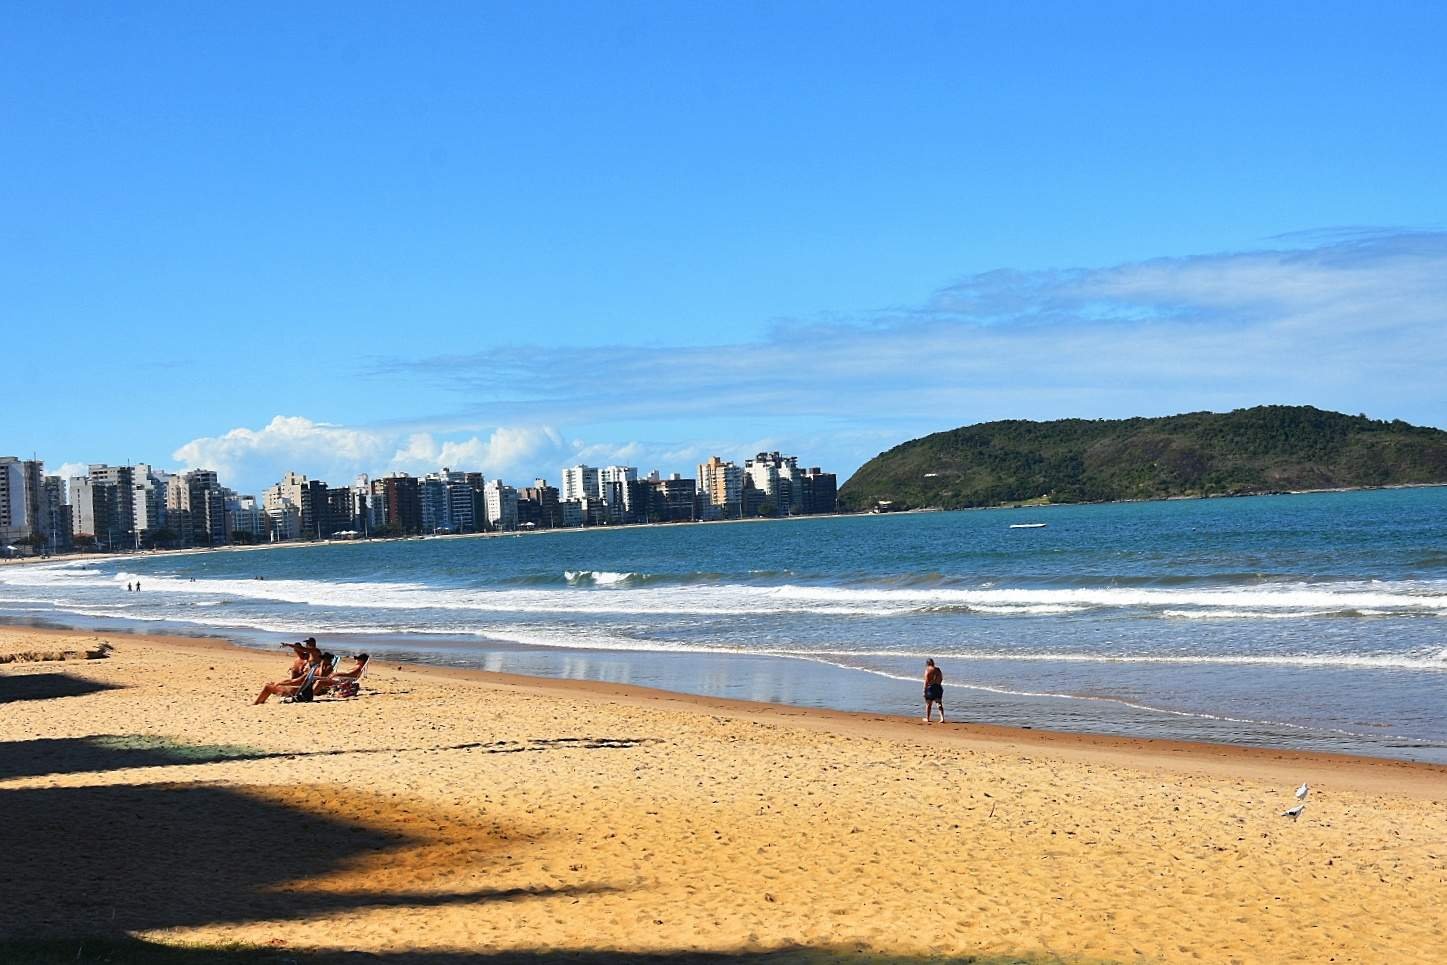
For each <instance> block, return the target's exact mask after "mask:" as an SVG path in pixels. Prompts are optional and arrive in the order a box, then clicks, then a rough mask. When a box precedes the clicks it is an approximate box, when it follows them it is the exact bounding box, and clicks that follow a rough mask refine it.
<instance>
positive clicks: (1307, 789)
mask: <svg viewBox="0 0 1447 965" xmlns="http://www.w3.org/2000/svg"><path fill="white" fill-rule="evenodd" d="M1310 793H1311V785H1310V784H1307V783H1306V782H1305V781H1302V782H1301V787H1299V788H1297V789H1296V799H1297V800H1298V801H1305V800H1306V796H1307V795H1308V794H1310Z"/></svg>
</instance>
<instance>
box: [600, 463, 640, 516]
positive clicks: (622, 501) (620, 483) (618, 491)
mask: <svg viewBox="0 0 1447 965" xmlns="http://www.w3.org/2000/svg"><path fill="white" fill-rule="evenodd" d="M637 481H638V469H637V467H635V466H605V467H604V468H602V469H599V470H598V495H599V497H600V498H602V500H603V505H604V506H605V507H606V508H607V513H608V521H609V522H613V523H620V522H626V521H627V520H628V517H629V515H630V508H629V506H628V484H629V483H630V482H637Z"/></svg>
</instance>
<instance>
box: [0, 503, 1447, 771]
mask: <svg viewBox="0 0 1447 965" xmlns="http://www.w3.org/2000/svg"><path fill="white" fill-rule="evenodd" d="M1027 523H1045V524H1047V525H1045V526H1044V527H1038V528H1023V526H1022V524H1027ZM136 579H139V580H140V581H141V583H142V585H143V590H142V592H140V593H127V592H126V589H125V585H126V583H127V582H128V581H133V580H136ZM0 618H4V619H8V620H32V621H43V622H59V623H66V624H70V625H86V626H104V627H114V628H121V629H124V628H127V627H131V628H145V629H150V630H171V631H183V632H205V633H217V634H223V635H226V636H230V637H233V638H236V639H238V640H240V641H242V642H246V643H250V644H254V645H257V646H275V645H276V643H277V642H278V640H280V639H290V638H295V637H297V636H300V635H315V636H317V637H319V638H321V639H322V640H323V642H324V644H326V645H327V646H329V647H330V648H331V649H334V650H338V651H354V650H358V649H363V648H366V649H369V650H371V652H373V653H374V654H382V655H385V656H388V657H394V658H402V657H406V658H408V659H414V660H426V661H433V662H438V663H444V664H449V665H459V666H476V667H483V668H486V669H492V670H504V671H510V672H517V673H531V674H542V675H550V676H564V677H570V678H587V679H600V680H612V681H616V682H627V683H634V684H642V685H648V686H658V687H665V688H668V689H673V690H679V691H685V692H692V693H700V694H709V695H717V696H729V697H741V698H747V699H760V700H773V701H780V702H784V703H793V704H797V705H800V706H804V707H833V708H838V709H846V710H866V711H873V712H879V713H882V714H901V715H904V714H908V715H915V716H918V715H919V714H920V712H921V707H920V706H919V694H920V690H921V687H920V683H919V678H920V674H921V670H922V663H923V660H924V658H925V657H927V656H928V657H934V658H935V659H936V660H937V661H938V662H939V663H940V664H941V666H942V667H943V669H944V672H945V679H946V700H947V705H948V707H949V710H950V712H951V713H952V715H954V716H956V717H958V718H962V719H970V720H984V721H992V722H999V723H1006V724H1017V725H1028V726H1036V727H1040V728H1050V729H1067V730H1084V731H1094V732H1104V733H1117V734H1129V735H1137V736H1158V737H1176V738H1183V739H1200V740H1217V741H1228V742H1235V743H1244V744H1257V745H1270V746H1286V747H1304V748H1312V749H1318V750H1338V751H1349V752H1353V753H1365V754H1374V755H1382V756H1392V757H1402V758H1408V759H1416V760H1430V761H1447V488H1431V489H1410V490H1387V491H1373V492H1354V493H1319V494H1302V495H1289V496H1261V497H1251V498H1243V499H1217V500H1189V501H1169V502H1154V503H1134V504H1118V505H1099V506H1061V507H1050V508H1044V509H1020V510H986V511H973V512H957V513H924V514H913V515H898V516H865V517H852V518H818V519H798V520H781V521H771V522H750V523H732V524H711V525H695V526H665V527H639V528H625V529H613V530H607V529H594V530H589V531H566V532H557V533H540V534H528V535H525V536H517V537H506V536H504V537H491V538H450V539H449V538H439V539H426V540H422V539H418V540H405V541H392V542H376V543H359V544H333V545H318V546H299V547H289V548H281V549H268V550H265V551H226V552H217V553H206V554H195V555H170V556H167V555H159V556H149V557H134V558H126V559H121V560H115V561H108V562H99V563H83V562H76V561H66V562H61V563H54V564H40V565H25V566H11V567H0ZM281 662H282V661H281V660H280V658H279V659H278V663H279V664H280V663H281Z"/></svg>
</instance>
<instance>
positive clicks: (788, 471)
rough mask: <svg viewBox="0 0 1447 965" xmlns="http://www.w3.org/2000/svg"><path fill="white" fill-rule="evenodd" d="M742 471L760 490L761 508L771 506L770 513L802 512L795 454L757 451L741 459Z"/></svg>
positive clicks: (792, 514)
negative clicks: (742, 463) (742, 462)
mask: <svg viewBox="0 0 1447 965" xmlns="http://www.w3.org/2000/svg"><path fill="white" fill-rule="evenodd" d="M744 472H745V473H747V474H748V477H749V479H750V480H751V481H752V482H753V484H754V488H755V489H756V490H758V491H759V492H760V493H761V494H762V500H761V504H760V505H761V507H762V508H763V509H765V510H767V509H768V508H769V507H770V506H772V508H773V513H772V515H778V516H799V515H803V513H804V511H805V510H804V490H803V486H802V485H801V483H800V478H799V477H800V472H799V457H798V456H783V455H780V454H779V453H777V452H761V453H759V454H758V455H756V456H754V458H752V459H748V460H745V461H744Z"/></svg>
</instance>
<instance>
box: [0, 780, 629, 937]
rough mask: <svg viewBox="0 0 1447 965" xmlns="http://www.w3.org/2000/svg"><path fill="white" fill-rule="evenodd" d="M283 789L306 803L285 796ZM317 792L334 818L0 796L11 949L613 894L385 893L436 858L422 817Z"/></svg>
mask: <svg viewBox="0 0 1447 965" xmlns="http://www.w3.org/2000/svg"><path fill="white" fill-rule="evenodd" d="M283 792H285V793H293V794H299V793H301V792H300V791H299V790H298V789H278V793H283ZM312 793H313V796H314V797H313V799H315V795H316V794H325V795H326V798H325V800H326V803H327V804H329V805H332V806H329V807H326V809H325V810H326V812H327V813H325V814H322V813H317V811H316V810H313V809H312V808H309V807H300V806H296V805H294V804H292V803H288V802H287V801H284V800H276V799H273V798H272V797H270V796H263V795H262V794H260V793H252V792H243V791H239V790H233V789H230V788H225V787H219V786H208V785H194V784H192V785H167V784H149V785H141V786H109V787H77V788H33V789H32V788H23V789H12V790H0V814H3V815H4V820H3V821H0V855H4V860H3V861H0V895H4V901H3V902H0V942H5V941H10V942H14V941H16V940H18V939H21V938H25V939H34V938H41V937H47V936H51V937H60V936H66V935H97V936H102V937H110V938H112V939H120V938H122V937H123V936H124V935H125V934H126V933H129V932H134V931H138V930H144V929H153V928H169V927H176V926H195V925H203V924H215V923H226V922H242V921H255V920H269V919H297V918H304V917H308V916H311V915H314V914H320V913H327V912H337V911H345V910H348V909H361V908H376V907H397V908H402V907H419V906H436V905H443V904H453V903H476V902H485V901H500V900H516V899H522V898H527V897H531V896H541V895H549V894H566V895H585V894H591V893H600V892H607V891H612V890H614V889H613V888H612V886H610V885H606V884H588V883H578V884H570V885H564V886H559V887H556V888H549V889H537V890H519V889H489V888H481V889H470V890H465V891H446V890H429V891H426V892H407V891H402V892H398V891H389V890H387V889H386V887H385V885H384V884H382V882H385V881H386V880H387V875H386V872H387V871H389V870H391V869H393V868H400V869H403V870H406V869H409V868H411V869H415V868H417V867H420V866H423V865H425V864H426V863H427V862H428V861H429V860H431V859H430V858H429V856H428V852H427V848H428V846H429V844H430V842H429V840H428V839H427V838H424V837H421V836H417V835H414V834H413V833H411V831H410V828H409V825H408V823H407V822H406V821H405V820H403V819H404V818H408V817H415V815H410V814H406V813H403V814H398V815H394V816H392V817H390V818H383V819H380V820H379V821H378V822H376V823H369V822H366V821H362V820H357V819H350V818H346V817H342V816H340V815H342V814H346V813H352V814H372V813H380V809H381V808H382V807H384V806H385V805H386V802H380V801H374V800H373V799H371V798H369V797H366V796H364V795H358V794H355V793H349V792H347V791H346V790H345V789H341V788H332V789H326V790H325V791H316V790H313V791H312ZM389 822H390V824H389ZM462 833H465V834H468V835H470V836H471V840H472V842H473V844H474V845H475V849H476V851H477V852H478V853H480V854H484V855H485V854H486V853H487V852H489V851H490V850H497V849H498V848H499V845H498V844H497V843H496V840H495V836H494V835H492V834H490V833H488V832H485V831H483V830H482V829H480V828H471V827H468V828H464V829H462ZM514 844H516V841H514ZM358 869H361V870H358ZM474 870H475V869H474ZM344 871H345V873H342V872H344ZM339 874H340V877H339ZM328 875H331V876H332V878H331V880H330V881H326V882H322V883H321V884H320V886H313V885H314V884H315V882H314V881H312V880H313V879H318V878H323V877H324V876H328ZM394 880H402V881H408V880H413V879H412V878H410V877H409V876H407V875H402V876H401V877H398V878H395V879H394ZM353 884H356V885H359V887H349V885H353ZM293 886H294V887H295V888H296V890H291V889H292V888H293ZM0 947H3V946H0ZM74 953H75V948H74V947H72V949H71V954H72V955H74ZM0 958H3V959H4V960H5V961H7V962H9V961H12V960H14V958H13V956H0Z"/></svg>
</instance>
